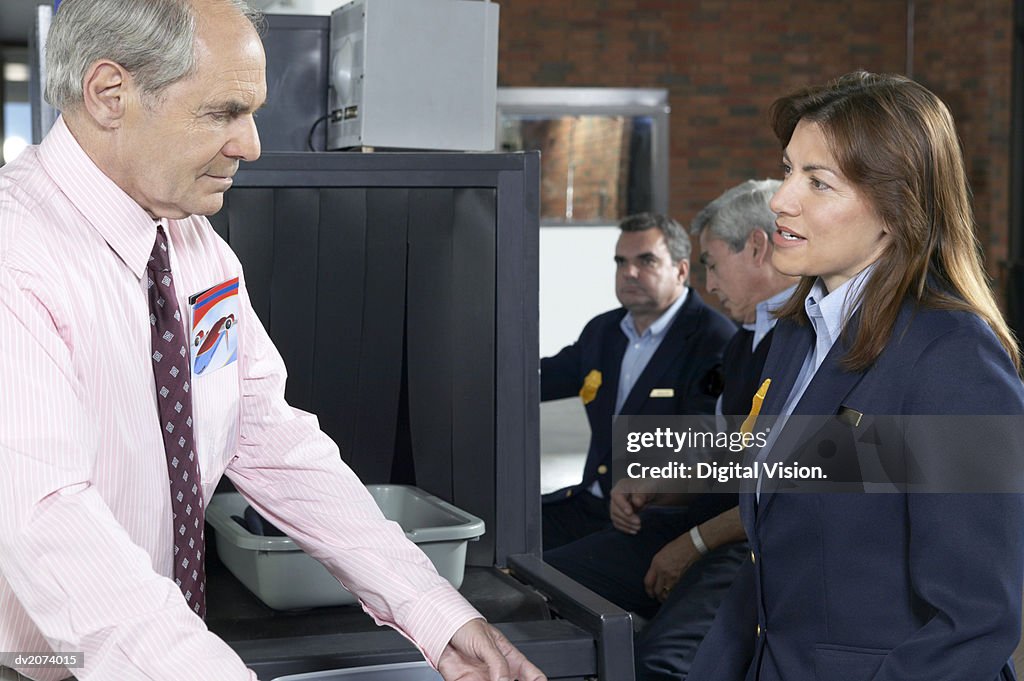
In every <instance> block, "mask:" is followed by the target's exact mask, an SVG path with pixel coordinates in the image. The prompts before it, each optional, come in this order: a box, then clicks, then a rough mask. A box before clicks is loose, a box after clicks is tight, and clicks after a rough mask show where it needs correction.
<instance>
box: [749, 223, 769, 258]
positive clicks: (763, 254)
mask: <svg viewBox="0 0 1024 681" xmlns="http://www.w3.org/2000/svg"><path fill="white" fill-rule="evenodd" d="M746 247H747V248H749V249H751V250H750V255H751V257H753V258H754V263H755V264H756V265H758V266H761V265H763V264H764V263H765V262H768V261H769V259H770V254H769V253H768V234H767V232H765V231H764V230H763V229H758V228H756V227H755V228H754V229H752V230H750V234H749V235H748V236H747V246H746Z"/></svg>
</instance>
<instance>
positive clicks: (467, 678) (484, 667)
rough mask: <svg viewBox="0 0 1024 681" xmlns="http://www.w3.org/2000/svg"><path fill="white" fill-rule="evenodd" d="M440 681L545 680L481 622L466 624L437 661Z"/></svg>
mask: <svg viewBox="0 0 1024 681" xmlns="http://www.w3.org/2000/svg"><path fill="white" fill-rule="evenodd" d="M437 670H438V671H439V672H441V676H442V677H444V681H547V677H546V676H544V674H543V673H541V671H540V670H539V669H537V668H536V667H534V666H533V665H532V664H531V663H530V661H529V660H527V659H526V656H524V655H523V654H522V653H521V652H519V651H518V650H517V649H516V647H515V646H514V645H512V644H511V643H509V641H508V639H507V638H505V637H504V635H502V633H501V632H500V631H498V630H497V629H495V628H494V627H492V626H491V625H490V624H488V623H487V622H485V621H484V620H482V619H475V620H470V621H469V622H466V623H465V624H463V625H462V626H461V627H459V630H458V631H456V632H455V635H454V636H452V640H451V641H449V642H448V645H447V646H445V649H444V651H443V652H442V653H441V658H440V659H439V660H438V662H437Z"/></svg>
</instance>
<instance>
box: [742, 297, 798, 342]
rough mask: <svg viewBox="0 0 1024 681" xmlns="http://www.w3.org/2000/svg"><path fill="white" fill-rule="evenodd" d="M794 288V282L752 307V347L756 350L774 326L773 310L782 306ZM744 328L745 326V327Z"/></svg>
mask: <svg viewBox="0 0 1024 681" xmlns="http://www.w3.org/2000/svg"><path fill="white" fill-rule="evenodd" d="M795 290H796V284H794V285H793V286H790V287H789V288H787V289H786V290H784V291H779V292H778V293H776V294H775V295H774V296H772V297H771V298H768V299H767V300H762V301H761V302H760V303H758V304H757V306H756V307H755V308H754V310H755V315H756V316H755V319H754V324H753V328H752V329H751V331H753V332H754V340H753V348H752V349H754V350H757V346H758V345H760V344H761V341H763V340H764V337H765V336H767V335H768V332H769V331H771V330H772V329H774V328H775V322H776V321H777V320H776V318H775V311H776V310H778V309H779V308H780V307H782V306H783V305H784V304H785V303H786V301H787V300H789V297H790V296H792V295H793V291H795ZM745 328H746V327H745Z"/></svg>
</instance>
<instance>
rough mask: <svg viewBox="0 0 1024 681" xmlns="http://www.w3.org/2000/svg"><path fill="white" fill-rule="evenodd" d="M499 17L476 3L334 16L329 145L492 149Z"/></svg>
mask: <svg viewBox="0 0 1024 681" xmlns="http://www.w3.org/2000/svg"><path fill="white" fill-rule="evenodd" d="M498 13H499V10H498V5H496V4H494V3H492V2H483V1H481V0H354V1H353V2H351V3H349V4H347V5H344V6H342V7H339V8H338V9H336V10H334V12H333V13H332V14H331V63H330V69H331V72H330V78H329V80H330V84H331V86H330V97H329V101H330V104H329V108H328V111H329V118H328V122H327V125H328V128H327V147H328V149H334V150H336V149H348V148H352V147H363V146H372V147H383V148H398V149H444V150H452V151H490V150H492V149H494V143H495V119H496V116H495V99H496V96H497V76H498Z"/></svg>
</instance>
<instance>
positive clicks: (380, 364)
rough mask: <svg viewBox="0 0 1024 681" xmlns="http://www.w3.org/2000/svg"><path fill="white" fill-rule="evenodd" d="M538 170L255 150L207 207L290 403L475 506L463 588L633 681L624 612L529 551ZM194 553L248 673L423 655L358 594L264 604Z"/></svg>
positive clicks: (469, 161) (410, 477)
mask: <svg viewBox="0 0 1024 681" xmlns="http://www.w3.org/2000/svg"><path fill="white" fill-rule="evenodd" d="M263 123H265V122H263ZM538 173H539V156H538V154H537V153H536V152H527V153H502V154H463V153H440V152H433V153H375V154H361V153H288V152H277V153H275V152H270V153H266V154H265V155H264V156H263V157H262V158H261V159H260V160H259V161H257V162H254V163H249V164H245V165H243V167H242V169H241V170H240V171H239V173H238V174H237V176H236V178H235V186H234V188H233V189H232V190H231V191H230V192H228V194H227V196H226V202H225V207H224V209H223V210H222V211H221V212H220V213H219V214H217V215H216V216H214V217H213V218H212V219H211V220H212V222H213V223H214V227H215V228H216V229H217V231H218V232H219V233H220V234H221V235H222V236H223V237H225V238H226V239H227V240H228V241H229V243H230V244H231V246H232V248H233V249H234V250H235V252H236V253H237V254H238V256H239V258H240V259H241V261H242V264H243V267H244V270H245V277H246V281H247V287H248V291H249V294H250V297H251V299H252V302H253V305H254V307H255V309H256V312H257V314H258V315H259V317H260V319H261V320H262V322H263V324H264V325H265V326H266V327H267V329H268V331H269V333H270V335H271V337H272V338H273V339H274V342H275V343H276V345H277V347H278V349H279V350H280V351H281V354H282V356H283V357H284V360H285V363H286V364H287V367H288V371H289V379H288V385H287V390H286V393H287V397H288V399H289V401H290V402H291V403H292V404H293V405H294V406H296V407H299V408H301V409H305V410H307V411H311V412H313V413H315V414H317V416H318V418H319V419H320V424H321V427H322V428H323V429H324V430H325V431H326V432H327V433H328V434H329V435H330V436H331V437H332V438H334V439H335V441H336V442H338V444H339V446H340V448H341V451H342V457H343V458H344V459H345V460H346V461H347V462H348V463H349V465H351V466H352V468H353V469H354V470H355V471H356V473H357V474H359V475H360V477H361V478H362V479H363V481H364V482H366V483H376V482H408V483H413V484H416V485H417V486H419V487H421V488H423V489H425V490H426V491H428V492H430V493H431V494H434V495H436V496H439V497H441V498H442V499H445V500H447V501H449V502H451V503H453V504H455V505H456V506H459V507H460V508H464V509H466V510H467V511H469V512H470V513H473V514H475V515H477V516H479V517H481V518H483V519H484V521H485V523H486V528H487V531H486V533H485V534H484V536H483V537H481V539H480V541H478V542H473V543H471V544H470V549H469V555H468V558H467V570H466V577H465V580H464V583H463V585H462V588H461V589H460V590H461V592H462V593H463V595H465V596H466V597H467V599H469V600H470V602H471V603H473V604H474V605H475V606H476V607H477V608H478V609H479V610H480V611H481V612H482V613H483V614H484V615H485V616H487V617H488V619H489V620H490V621H492V622H493V623H494V624H495V625H496V626H498V628H499V629H501V630H502V631H503V632H504V633H505V634H506V635H507V636H508V637H509V638H510V639H511V640H512V641H513V643H515V644H516V645H517V646H518V647H519V648H520V649H521V650H522V651H523V652H524V653H525V654H526V655H527V656H528V657H529V658H530V659H531V660H533V661H534V662H535V663H537V664H538V665H539V666H540V667H541V668H542V669H543V670H544V671H545V673H546V674H547V675H548V676H549V678H551V679H553V680H554V679H579V680H582V679H589V678H595V677H596V678H599V679H609V680H614V681H632V679H633V651H632V621H631V619H630V616H629V614H628V613H626V612H625V611H623V610H621V609H619V608H617V607H616V606H614V605H612V604H611V603H609V602H607V601H605V600H604V599H602V598H599V597H598V596H596V595H595V594H593V593H592V592H590V591H588V590H586V589H584V588H583V587H581V586H580V585H578V584H577V583H575V582H573V581H572V580H570V579H568V578H567V577H565V576H564V575H562V574H560V573H558V572H557V571H555V570H554V569H553V568H551V567H549V566H548V565H546V564H545V563H544V562H543V560H542V559H541V551H540V536H541V535H540V479H539V476H540V473H539V471H540V465H539V435H538V427H539V406H538V405H539V381H538V338H537V323H538V322H537V311H538V305H537V300H538V291H537V288H538V255H537V252H538V238H539V237H538V231H539V218H538V211H539V197H538V191H539V176H538ZM210 544H211V545H212V544H213V542H210ZM209 558H210V567H209V572H210V588H209V600H210V614H209V616H208V624H209V626H210V628H211V630H213V631H214V632H216V633H218V634H219V635H221V636H222V637H223V638H224V639H225V640H227V641H228V643H229V644H230V645H231V646H232V647H233V648H234V649H235V650H236V651H237V652H238V653H239V654H240V655H241V656H242V658H243V659H244V660H245V661H246V663H247V664H248V665H249V666H251V667H252V668H253V669H254V670H256V672H257V673H259V674H260V676H261V678H268V679H270V678H275V677H276V676H280V675H284V674H294V673H301V672H308V671H318V670H323V669H339V668H350V667H359V666H365V665H377V664H387V663H393V662H405V661H412V660H416V659H419V653H418V652H417V651H416V649H415V648H414V647H413V646H412V645H411V644H410V643H409V642H408V641H406V640H405V639H404V638H403V637H402V636H401V635H399V634H398V633H397V632H395V631H392V630H390V629H386V628H378V627H376V626H375V625H373V623H372V621H370V619H369V617H367V616H366V615H365V614H364V613H363V612H362V611H361V610H360V609H359V608H358V607H353V606H348V607H336V608H317V609H313V610H309V611H304V612H277V611H273V610H270V609H269V608H267V607H266V606H264V605H263V604H262V603H260V602H259V601H258V600H257V599H256V598H255V597H254V596H252V594H250V593H248V591H246V590H245V588H244V587H242V586H241V585H240V584H239V583H238V582H237V580H235V579H234V577H233V576H231V575H230V573H228V572H227V571H226V570H224V569H223V567H222V566H220V565H219V564H218V560H217V557H216V555H215V554H213V553H211V555H210V557H209Z"/></svg>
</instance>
